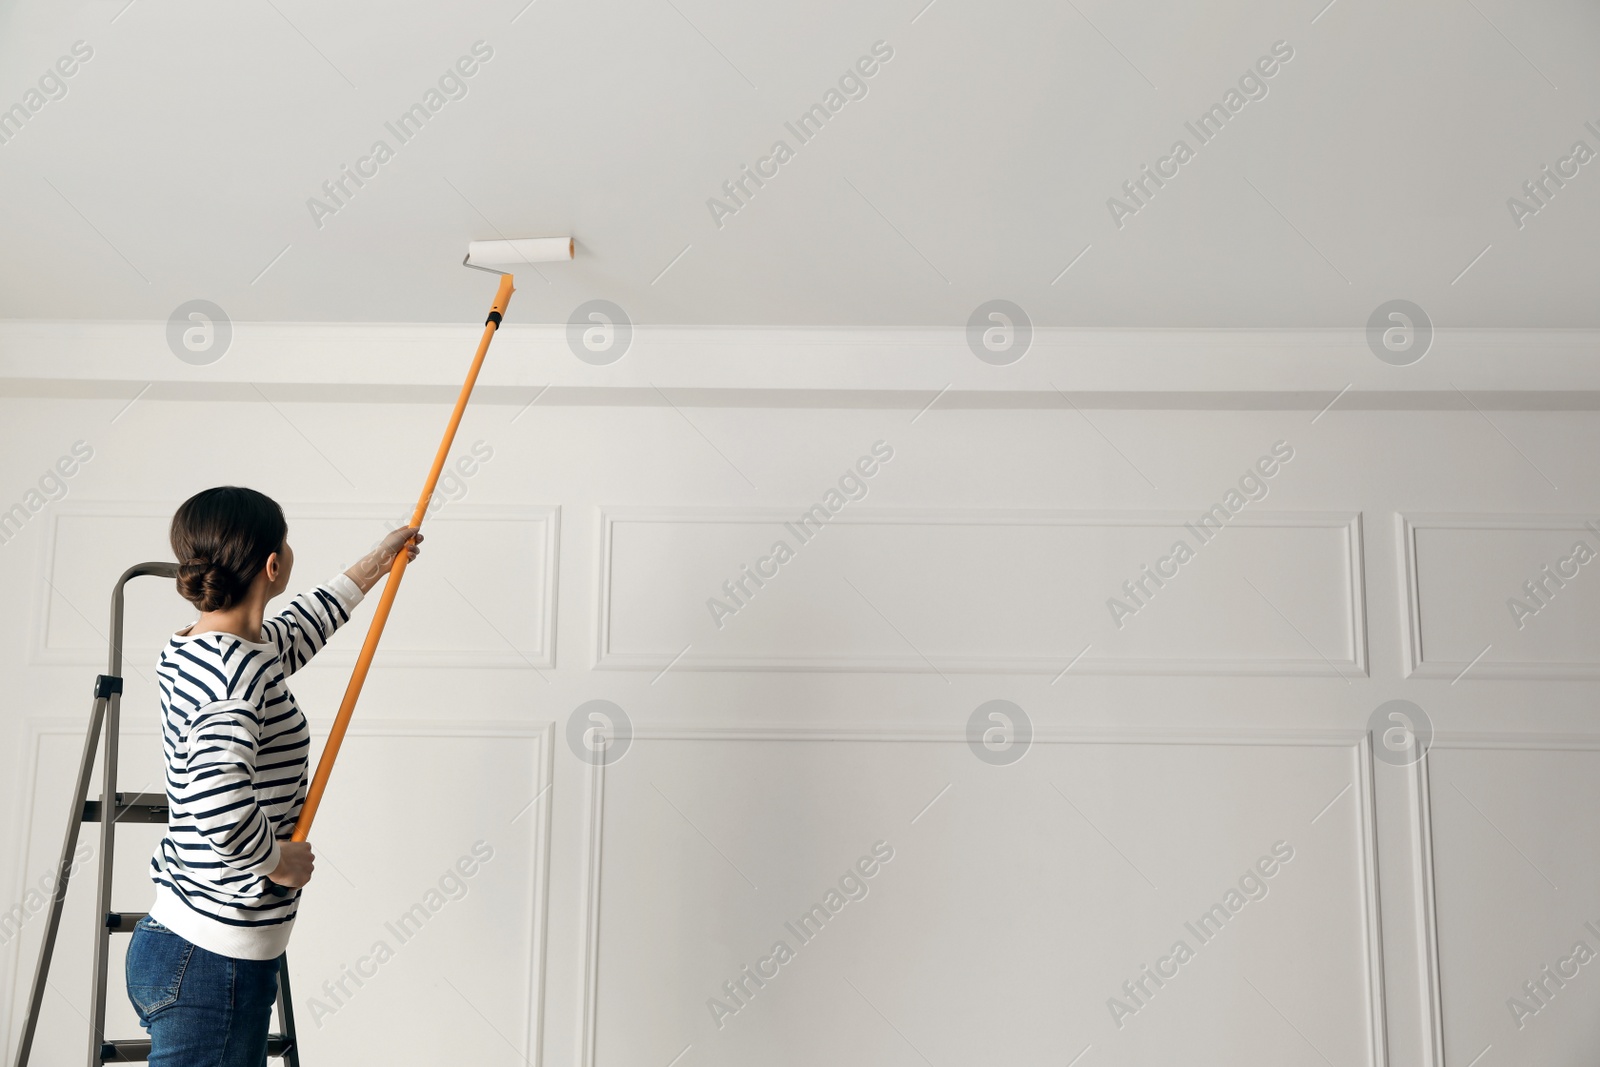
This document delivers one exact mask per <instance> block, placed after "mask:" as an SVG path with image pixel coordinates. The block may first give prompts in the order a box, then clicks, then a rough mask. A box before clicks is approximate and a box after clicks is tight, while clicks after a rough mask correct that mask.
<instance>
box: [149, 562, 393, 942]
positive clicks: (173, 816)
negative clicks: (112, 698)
mask: <svg viewBox="0 0 1600 1067" xmlns="http://www.w3.org/2000/svg"><path fill="white" fill-rule="evenodd" d="M361 598H362V593H361V590H360V588H359V587H358V586H357V585H356V584H355V583H354V582H353V581H351V580H350V579H349V578H348V577H347V576H345V575H343V574H341V575H339V576H338V577H336V578H334V579H333V580H332V581H330V582H328V583H327V584H326V585H323V586H319V587H318V588H316V589H313V590H311V591H310V592H309V593H302V594H301V595H299V596H297V597H295V598H294V599H293V600H292V601H290V603H289V607H288V608H287V609H286V610H285V611H283V612H281V613H280V614H278V615H277V616H276V617H274V618H271V619H266V620H264V621H263V622H262V624H261V637H262V640H261V641H259V642H253V641H246V640H244V639H243V638H240V637H237V636H235V635H233V634H225V633H205V634H200V635H199V636H196V637H183V636H176V635H175V636H174V637H173V638H172V639H171V640H170V641H168V642H167V647H166V648H165V649H163V650H162V653H161V659H160V662H159V665H158V666H157V668H156V680H157V684H158V685H159V686H160V688H161V711H162V748H163V750H164V752H165V755H166V764H167V802H168V804H169V805H170V809H171V810H170V814H169V815H168V818H167V836H166V837H164V838H162V840H161V844H160V845H159V846H158V847H157V848H156V852H155V855H154V856H153V857H152V858H151V860H150V878H151V880H152V881H154V882H155V884H156V902H155V904H154V905H153V906H152V907H151V909H150V914H151V917H152V918H154V919H155V920H156V921H157V922H160V923H162V924H163V925H165V926H167V927H168V928H169V929H171V930H173V931H174V932H176V933H178V934H179V935H181V936H183V937H184V938H187V939H188V940H189V941H191V942H193V943H194V944H196V945H199V946H200V947H201V948H204V949H208V950H210V951H212V952H216V953H219V954H221V955H224V956H232V957H234V958H238V959H257V960H264V959H274V958H276V957H277V956H278V955H279V954H280V953H282V952H283V949H284V946H285V945H286V944H287V943H288V940H289V932H290V929H291V928H292V927H293V924H294V917H295V913H296V911H297V910H298V908H299V901H300V894H299V891H298V890H296V891H294V892H292V893H290V894H289V895H288V896H284V897H279V896H275V895H273V894H272V892H271V888H272V883H271V882H270V881H269V880H268V879H267V875H268V874H269V873H270V872H271V871H273V870H274V869H275V868H276V867H277V865H278V860H279V850H278V840H279V839H280V838H282V839H287V838H288V837H289V836H290V834H291V833H292V832H293V830H294V824H295V820H296V819H297V818H299V815H300V808H301V805H302V804H304V803H305V797H306V786H307V782H308V777H307V774H306V769H307V764H308V760H307V755H308V751H309V748H310V743H311V735H310V731H309V728H308V726H307V723H306V717H305V714H304V713H303V712H302V711H301V710H300V706H299V705H298V704H296V703H295V699H294V694H293V693H291V692H290V691H289V687H288V685H287V684H286V679H287V677H288V676H289V675H291V674H293V673H294V672H295V671H297V670H299V669H300V668H301V667H303V666H305V665H306V663H307V662H309V661H310V659H311V657H312V656H314V655H316V654H317V653H318V652H319V651H321V649H322V647H323V646H324V645H325V644H326V643H327V641H328V638H329V637H331V636H332V635H333V632H334V631H335V630H337V629H338V628H339V627H340V626H342V625H343V624H344V623H345V622H347V621H349V618H350V612H351V610H352V609H354V608H355V606H356V605H357V604H359V603H360V602H361Z"/></svg>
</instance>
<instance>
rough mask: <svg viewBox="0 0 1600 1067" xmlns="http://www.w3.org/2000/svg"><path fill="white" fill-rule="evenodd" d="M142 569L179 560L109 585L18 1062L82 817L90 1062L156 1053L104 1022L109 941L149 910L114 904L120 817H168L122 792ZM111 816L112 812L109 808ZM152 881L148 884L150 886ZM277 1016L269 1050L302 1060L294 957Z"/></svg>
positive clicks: (155, 804)
mask: <svg viewBox="0 0 1600 1067" xmlns="http://www.w3.org/2000/svg"><path fill="white" fill-rule="evenodd" d="M142 575H154V576H156V577H159V578H176V577H177V575H178V566H177V564H175V563H141V564H138V565H137V566H133V567H129V568H128V569H127V570H126V571H124V572H123V574H122V577H121V578H118V579H117V584H116V587H115V588H114V589H113V590H112V592H111V640H110V644H111V651H110V659H109V665H108V666H107V668H106V673H105V674H102V675H100V676H99V677H98V678H96V679H95V683H94V707H93V709H92V710H91V711H90V712H89V732H88V736H87V737H86V738H85V739H84V743H83V760H82V762H81V763H80V765H79V767H78V787H77V791H76V792H75V793H74V794H73V797H72V807H71V808H69V809H68V812H67V839H66V841H65V842H64V843H63V844H62V846H61V862H60V864H59V865H58V866H57V868H56V884H55V891H54V893H53V894H52V896H51V898H50V912H49V915H48V917H47V918H46V920H45V928H44V941H43V943H42V944H41V945H40V946H39V962H38V965H37V966H36V967H35V969H34V972H33V992H32V994H31V996H30V997H29V998H28V1015H27V1020H26V1022H25V1023H24V1024H23V1028H22V1041H21V1043H20V1044H19V1045H18V1046H17V1056H16V1059H15V1061H14V1063H15V1067H27V1063H28V1057H29V1055H30V1054H31V1053H32V1051H33V1038H34V1034H35V1031H36V1030H37V1028H38V1025H39V1011H40V1008H41V1007H42V1006H43V1004H44V991H45V986H46V982H47V979H48V978H49V974H50V957H51V954H52V953H53V952H54V950H55V945H56V933H57V931H58V930H59V929H60V926H61V910H62V905H63V903H64V902H65V901H66V897H67V881H68V879H69V878H71V876H72V868H73V865H74V864H73V853H74V852H75V851H77V848H78V831H79V830H80V829H81V828H82V826H83V824H84V823H96V822H97V823H99V824H100V850H99V856H98V857H97V859H98V863H99V888H98V892H97V894H96V901H97V903H96V905H95V914H96V915H97V916H99V921H98V922H97V924H96V930H95V943H94V946H95V947H94V979H93V989H92V994H91V998H90V1009H91V1011H90V1031H91V1032H90V1035H89V1058H88V1065H89V1067H100V1065H101V1064H105V1063H142V1062H144V1061H146V1060H148V1059H149V1058H150V1042H149V1040H148V1039H145V1040H137V1041H108V1040H106V1039H105V1036H104V1034H105V1022H106V966H107V960H108V957H109V955H110V949H111V935H113V934H132V933H133V928H134V924H136V923H137V922H138V921H139V920H140V919H142V918H144V917H145V913H144V912H128V911H113V910H112V908H111V874H112V857H113V856H114V855H115V847H114V845H115V837H116V827H117V824H118V823H159V824H161V825H165V824H166V822H167V796H166V794H165V793H119V792H117V738H118V732H119V729H120V712H121V707H122V600H123V595H122V594H123V587H124V586H125V585H127V583H128V582H129V581H130V580H132V579H134V578H138V577H140V576H142ZM102 726H103V727H104V730H105V735H106V744H105V755H104V762H103V764H102V771H101V785H100V789H101V792H100V799H99V800H90V799H89V778H90V775H91V774H92V773H93V771H94V758H95V751H96V749H97V748H98V747H99V742H100V732H101V728H102ZM108 813H109V814H110V816H111V817H110V818H107V817H106V816H107V814H108ZM145 888H146V889H148V888H149V887H148V885H147V886H146V887H145ZM278 1022H279V1024H280V1027H281V1032H280V1033H276V1034H273V1035H271V1036H270V1037H269V1038H268V1039H267V1055H269V1056H277V1057H281V1058H282V1059H283V1061H284V1063H285V1064H287V1067H300V1053H299V1048H298V1046H297V1042H296V1037H295V1028H294V1008H293V1006H292V999H291V994H290V991H289V961H288V958H287V957H284V958H281V959H280V960H279V963H278Z"/></svg>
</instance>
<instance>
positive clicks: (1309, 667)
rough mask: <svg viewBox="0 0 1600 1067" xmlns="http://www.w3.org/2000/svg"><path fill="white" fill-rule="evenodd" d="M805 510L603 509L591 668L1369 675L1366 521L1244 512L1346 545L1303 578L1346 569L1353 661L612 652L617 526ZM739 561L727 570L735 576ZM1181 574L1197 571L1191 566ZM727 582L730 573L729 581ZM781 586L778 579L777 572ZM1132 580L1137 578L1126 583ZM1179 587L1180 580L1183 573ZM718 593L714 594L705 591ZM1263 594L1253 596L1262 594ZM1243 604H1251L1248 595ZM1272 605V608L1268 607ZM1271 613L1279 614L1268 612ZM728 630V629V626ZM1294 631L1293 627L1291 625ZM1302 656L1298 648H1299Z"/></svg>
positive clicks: (994, 520) (1022, 516)
mask: <svg viewBox="0 0 1600 1067" xmlns="http://www.w3.org/2000/svg"><path fill="white" fill-rule="evenodd" d="M804 508H805V505H797V506H795V507H794V508H793V509H782V508H711V507H706V508H672V507H628V506H605V507H602V508H601V514H600V522H599V539H600V544H599V551H598V566H599V574H598V576H597V579H596V582H595V588H596V591H597V598H598V599H597V603H596V609H595V620H596V622H595V626H596V628H595V635H594V641H595V644H594V649H595V652H594V655H595V666H596V667H597V668H599V669H602V670H637V671H663V670H666V669H667V668H668V667H669V666H670V667H671V669H673V670H677V671H797V672H817V671H864V672H894V673H925V672H933V671H950V672H956V673H997V674H1050V675H1056V674H1059V673H1061V672H1062V671H1063V670H1064V669H1065V668H1067V667H1068V666H1069V665H1070V667H1071V669H1072V671H1073V672H1074V673H1078V674H1110V675H1148V674H1199V675H1243V676H1276V677H1339V678H1348V677H1349V676H1350V675H1352V674H1355V675H1362V676H1365V675H1366V674H1367V672H1368V660H1367V636H1366V603H1365V596H1366V594H1365V564H1364V560H1363V545H1362V521H1361V515H1360V513H1359V512H1314V511H1307V512H1275V511H1262V512H1251V511H1243V512H1240V513H1239V514H1237V515H1235V516H1234V518H1233V519H1232V520H1231V521H1230V522H1229V527H1230V528H1232V527H1234V526H1238V527H1244V528H1252V529H1269V530H1270V529H1285V530H1289V529H1329V530H1337V531H1340V532H1341V533H1342V536H1343V543H1342V546H1341V548H1340V549H1339V554H1338V558H1337V559H1336V560H1319V561H1311V560H1307V561H1306V568H1307V570H1308V571H1311V572H1315V571H1316V567H1315V563H1322V564H1330V563H1336V564H1337V565H1338V566H1340V567H1342V568H1344V575H1345V581H1344V582H1343V583H1342V589H1341V590H1340V596H1339V600H1340V603H1339V610H1340V611H1341V613H1342V614H1343V616H1344V617H1343V618H1342V619H1340V620H1338V622H1337V627H1338V629H1339V630H1340V632H1341V633H1342V634H1343V636H1344V638H1345V640H1346V641H1347V642H1348V644H1349V648H1350V649H1351V650H1352V652H1351V654H1349V655H1343V654H1335V655H1334V656H1332V657H1328V656H1324V655H1322V654H1321V652H1320V651H1319V650H1316V649H1315V647H1314V646H1313V647H1312V648H1311V649H1309V650H1308V651H1313V652H1316V654H1315V655H1302V656H1293V657H1269V656H1259V657H1243V658H1232V659H1229V658H1219V657H1204V658H1202V657H1189V658H1176V657H1160V656H1125V657H1111V656H1105V655H1101V654H1099V653H1096V652H1093V651H1085V652H1082V653H1078V654H1077V658H1074V653H1075V651H1076V650H1073V649H1068V650H1064V652H1063V654H1060V655H1052V656H1038V655H1034V656H1001V655H994V654H968V655H937V654H935V655H929V656H926V657H925V656H923V655H921V654H919V653H917V652H914V651H911V650H907V651H906V652H904V653H900V654H893V655H861V656H855V655H824V656H806V655H793V654H786V653H780V652H766V653H757V654H730V653H726V652H696V651H693V643H692V642H691V645H690V647H689V648H687V649H686V648H681V647H679V648H668V647H661V648H657V649H651V650H649V651H629V652H620V651H617V650H616V649H615V648H614V647H613V644H614V642H613V625H614V622H615V619H616V615H615V608H614V594H615V591H616V582H615V567H614V564H615V550H616V537H615V534H616V530H617V527H618V526H619V525H621V524H627V523H651V524H669V525H695V524H719V523H723V524H733V523H738V524H763V525H766V524H771V525H774V526H776V525H777V524H780V523H783V522H785V521H788V520H792V519H793V518H794V517H795V516H796V515H798V514H800V513H801V512H802V511H803V510H804ZM1202 511H1204V506H1199V507H1197V508H1195V509H1194V511H1193V512H1181V511H1176V510H1173V511H1159V512H1121V511H1103V512H1072V511H1052V510H1027V511H1022V510H999V509H982V510H978V509H920V510H919V509H902V508H894V509H886V508H860V509H859V510H856V509H846V510H844V511H841V512H840V513H839V514H837V515H835V516H834V517H833V518H832V519H831V521H830V523H829V525H830V526H833V525H844V526H895V525H923V526H945V527H964V526H977V527H983V526H995V527H1033V526H1045V527H1061V528H1074V527H1080V528H1081V527H1116V526H1125V527H1181V526H1182V525H1183V524H1184V523H1186V522H1191V521H1193V519H1194V517H1195V516H1196V515H1198V514H1200V513H1201V512H1202ZM802 551H803V549H802ZM736 562H740V561H735V560H733V559H730V560H728V564H729V566H730V567H731V566H732V565H733V564H735V563H736ZM1186 566H1198V564H1194V563H1192V564H1188V565H1186ZM730 573H731V572H730ZM780 577H781V572H780ZM1130 577H1137V575H1130ZM1180 577H1181V572H1180ZM709 591H710V592H715V591H716V590H715V589H714V588H713V589H711V590H709ZM1095 592H1096V594H1099V595H1104V594H1111V593H1116V592H1117V588H1116V585H1115V583H1114V582H1113V581H1107V582H1106V587H1105V589H1104V590H1103V591H1102V590H1100V589H1096V591H1095ZM1258 592H1259V590H1258ZM1245 595H1247V596H1249V595H1253V594H1248V593H1246V594H1245ZM1269 604H1270V602H1269ZM1272 610H1274V611H1276V610H1277V609H1276V607H1273V609H1272ZM730 625H732V624H731V623H730ZM1290 625H1293V624H1292V623H1291V624H1290ZM1300 647H1302V648H1303V647H1304V643H1303V642H1302V643H1301V646H1300Z"/></svg>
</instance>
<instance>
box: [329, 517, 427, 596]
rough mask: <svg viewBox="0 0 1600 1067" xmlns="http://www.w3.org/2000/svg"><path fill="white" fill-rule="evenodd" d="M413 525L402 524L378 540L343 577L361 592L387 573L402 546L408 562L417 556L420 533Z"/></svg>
mask: <svg viewBox="0 0 1600 1067" xmlns="http://www.w3.org/2000/svg"><path fill="white" fill-rule="evenodd" d="M417 529H418V528H417V527H415V526H402V527H400V529H398V530H396V531H394V532H393V533H391V534H389V535H388V536H387V537H385V538H384V539H383V540H382V541H380V542H378V547H377V548H374V549H373V550H372V551H371V552H368V553H367V554H366V555H365V556H363V557H361V559H360V560H359V561H357V562H356V564H355V566H353V567H351V568H350V569H349V570H347V571H345V572H344V573H345V577H347V578H349V579H350V580H351V581H352V582H355V583H356V585H358V586H360V587H361V591H362V592H363V593H366V592H369V591H370V590H371V589H372V587H373V586H375V585H377V584H378V579H379V578H382V577H383V576H384V575H385V574H388V573H389V568H390V567H392V566H393V565H394V558H395V556H396V555H398V554H399V552H400V550H401V549H402V548H404V549H405V552H406V560H407V561H408V562H410V561H413V560H415V559H416V558H417V553H418V552H420V551H422V549H421V548H420V547H419V546H421V544H422V534H420V533H418V532H417Z"/></svg>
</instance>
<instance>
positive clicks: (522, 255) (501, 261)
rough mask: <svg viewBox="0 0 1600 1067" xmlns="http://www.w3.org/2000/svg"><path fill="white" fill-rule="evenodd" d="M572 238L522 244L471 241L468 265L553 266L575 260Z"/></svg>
mask: <svg viewBox="0 0 1600 1067" xmlns="http://www.w3.org/2000/svg"><path fill="white" fill-rule="evenodd" d="M572 245H573V242H572V238H570V237H525V238H523V239H521V240H518V241H469V242H468V243H467V262H468V263H470V264H472V265H474V266H489V265H491V264H493V265H496V266H506V265H508V264H510V265H516V264H519V263H550V262H554V261H555V260H561V259H571V258H572V252H573V248H572Z"/></svg>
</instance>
